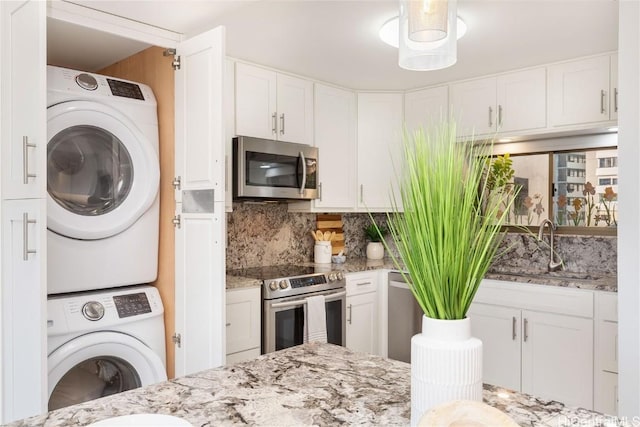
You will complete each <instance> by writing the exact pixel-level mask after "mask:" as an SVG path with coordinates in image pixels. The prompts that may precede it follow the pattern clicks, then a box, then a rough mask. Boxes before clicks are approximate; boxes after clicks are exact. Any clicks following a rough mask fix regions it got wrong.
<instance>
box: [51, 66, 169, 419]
mask: <svg viewBox="0 0 640 427" xmlns="http://www.w3.org/2000/svg"><path fill="white" fill-rule="evenodd" d="M47 86H48V90H47V120H48V121H47V132H48V144H47V192H48V196H47V228H48V230H47V250H48V254H47V288H48V289H47V293H48V301H47V310H48V313H47V319H48V325H47V326H48V327H47V335H48V372H49V377H48V383H49V387H48V388H49V410H53V409H58V408H61V407H64V406H68V405H71V404H75V403H80V402H84V401H87V400H91V399H95V398H98V397H102V396H106V395H109V394H113V393H117V392H120V391H124V390H128V389H132V388H135V387H139V386H145V385H148V384H153V383H156V382H159V381H163V380H166V379H167V376H166V369H165V338H164V320H163V313H164V308H163V306H162V301H161V299H160V296H159V294H158V291H157V289H156V288H155V287H153V286H148V285H141V284H145V283H149V282H152V281H154V280H155V279H156V276H157V266H158V230H159V228H158V227H159V224H158V216H159V200H158V186H159V179H160V166H159V161H158V119H157V110H156V100H155V97H154V95H153V92H152V91H151V89H150V88H149V87H148V86H146V85H143V84H140V83H135V82H131V81H126V80H122V79H116V78H110V77H106V76H102V75H98V74H92V73H85V72H81V71H75V70H71V69H66V68H60V67H53V66H49V67H48V69H47Z"/></svg>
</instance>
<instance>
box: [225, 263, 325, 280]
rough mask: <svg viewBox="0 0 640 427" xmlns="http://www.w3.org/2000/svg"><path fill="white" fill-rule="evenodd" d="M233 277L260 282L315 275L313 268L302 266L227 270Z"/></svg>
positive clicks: (272, 266) (271, 266) (288, 265)
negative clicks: (254, 279) (247, 278)
mask: <svg viewBox="0 0 640 427" xmlns="http://www.w3.org/2000/svg"><path fill="white" fill-rule="evenodd" d="M227 273H230V274H231V275H233V276H241V277H255V278H256V279H260V280H270V279H280V278H284V277H297V276H306V275H308V274H314V273H317V271H316V269H315V267H309V266H304V265H290V264H285V265H270V266H266V267H249V268H239V269H236V270H229V271H228V272H227Z"/></svg>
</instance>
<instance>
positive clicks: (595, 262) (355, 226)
mask: <svg viewBox="0 0 640 427" xmlns="http://www.w3.org/2000/svg"><path fill="white" fill-rule="evenodd" d="M374 218H375V220H376V222H378V223H379V224H383V223H384V222H385V221H386V216H385V215H384V214H375V215H374ZM315 220H316V215H315V214H304V213H302V214H301V213H291V212H288V211H287V205H286V204H285V203H278V204H250V203H235V204H234V205H233V212H231V213H228V214H227V268H228V269H235V268H245V267H260V266H267V265H278V264H296V263H303V262H312V261H313V244H314V241H313V238H312V237H311V235H310V234H309V230H314V229H315ZM342 222H343V227H342V228H343V230H344V234H345V252H346V254H347V257H364V256H365V250H366V244H367V241H366V239H365V235H364V231H363V228H364V227H366V226H367V225H369V224H370V218H369V215H368V214H366V213H345V214H342ZM556 237H557V239H556V242H557V243H556V251H557V254H558V255H559V256H560V258H561V259H562V260H563V261H564V263H565V267H566V269H567V270H568V271H572V272H589V273H594V274H615V273H616V262H617V240H618V239H617V238H616V237H604V236H597V237H593V236H566V235H558V236H556ZM546 239H548V237H545V240H546ZM391 249H392V250H393V251H394V252H395V253H396V254H397V251H396V250H395V248H393V247H392V248H391ZM500 252H501V256H499V257H498V258H497V259H496V260H495V262H494V265H493V269H494V270H496V271H503V272H524V271H526V272H545V271H547V263H548V262H549V247H548V245H546V244H544V243H539V242H537V241H536V238H535V236H533V235H527V234H522V233H511V234H508V235H507V236H506V238H505V241H504V242H503V247H502V249H501V251H500Z"/></svg>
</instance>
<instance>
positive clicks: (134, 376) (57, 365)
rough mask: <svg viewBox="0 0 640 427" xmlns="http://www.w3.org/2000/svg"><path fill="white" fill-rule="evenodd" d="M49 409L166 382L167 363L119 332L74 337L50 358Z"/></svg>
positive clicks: (48, 361) (139, 343) (135, 340)
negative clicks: (165, 364)
mask: <svg viewBox="0 0 640 427" xmlns="http://www.w3.org/2000/svg"><path fill="white" fill-rule="evenodd" d="M47 366H48V369H49V377H48V383H49V410H54V409H58V408H62V407H64V406H69V405H72V404H76V403H82V402H85V401H87V400H92V399H97V398H99V397H102V396H108V395H110V394H114V393H119V392H121V391H125V390H131V389H133V388H136V387H141V386H147V385H150V384H154V383H157V382H161V381H165V380H166V379H167V374H166V370H165V366H164V362H163V361H162V360H161V359H160V356H158V355H157V354H156V353H154V352H153V351H152V350H151V349H150V348H149V347H147V346H146V345H144V344H143V343H142V342H141V341H139V340H137V339H135V338H133V337H131V336H129V335H126V334H123V333H118V332H94V333H90V334H86V335H82V336H80V337H78V338H75V339H73V340H71V341H69V342H67V343H66V344H63V345H62V346H60V347H59V348H57V349H56V350H55V351H53V352H52V353H51V354H50V355H49V357H48V359H47Z"/></svg>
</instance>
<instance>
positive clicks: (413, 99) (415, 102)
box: [404, 86, 449, 132]
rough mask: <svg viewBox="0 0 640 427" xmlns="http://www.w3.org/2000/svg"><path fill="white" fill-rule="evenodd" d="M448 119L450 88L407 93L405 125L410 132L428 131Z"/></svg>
mask: <svg viewBox="0 0 640 427" xmlns="http://www.w3.org/2000/svg"><path fill="white" fill-rule="evenodd" d="M448 117H449V87H448V86H439V87H433V88H428V89H422V90H418V91H415V92H407V93H406V94H405V95H404V123H405V127H406V129H407V131H408V132H414V131H415V130H417V129H420V128H422V129H427V128H429V127H431V126H433V125H434V124H437V123H439V122H440V121H441V120H443V119H447V118H448Z"/></svg>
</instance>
